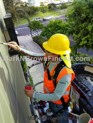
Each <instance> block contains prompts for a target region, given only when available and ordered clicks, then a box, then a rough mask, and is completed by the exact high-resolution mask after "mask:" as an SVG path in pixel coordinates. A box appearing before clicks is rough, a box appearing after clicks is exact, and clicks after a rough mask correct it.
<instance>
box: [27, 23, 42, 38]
mask: <svg viewBox="0 0 93 123" xmlns="http://www.w3.org/2000/svg"><path fill="white" fill-rule="evenodd" d="M29 28H30V30H31V32H32V31H36V32H37V35H38V32H39V31H38V30H40V29H42V28H43V24H41V23H40V22H39V21H31V22H30V23H29ZM32 36H33V35H32Z"/></svg>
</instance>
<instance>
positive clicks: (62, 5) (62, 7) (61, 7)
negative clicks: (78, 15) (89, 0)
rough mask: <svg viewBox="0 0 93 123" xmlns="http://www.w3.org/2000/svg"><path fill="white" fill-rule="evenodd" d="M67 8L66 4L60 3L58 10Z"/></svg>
mask: <svg viewBox="0 0 93 123" xmlns="http://www.w3.org/2000/svg"><path fill="white" fill-rule="evenodd" d="M67 7H68V5H67V4H66V3H62V4H61V5H60V6H59V8H60V9H66V8H67Z"/></svg>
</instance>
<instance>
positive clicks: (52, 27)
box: [41, 20, 68, 39]
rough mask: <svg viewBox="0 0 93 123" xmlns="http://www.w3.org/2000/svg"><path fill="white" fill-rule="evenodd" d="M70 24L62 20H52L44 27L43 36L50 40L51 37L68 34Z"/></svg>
mask: <svg viewBox="0 0 93 123" xmlns="http://www.w3.org/2000/svg"><path fill="white" fill-rule="evenodd" d="M67 30H68V23H66V22H63V21H62V20H52V21H50V22H49V24H48V25H47V26H46V27H44V29H43V31H42V33H41V35H42V36H43V37H45V38H46V39H49V38H50V37H51V35H53V34H55V33H63V34H67Z"/></svg>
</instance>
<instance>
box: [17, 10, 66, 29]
mask: <svg viewBox="0 0 93 123" xmlns="http://www.w3.org/2000/svg"><path fill="white" fill-rule="evenodd" d="M65 13H66V9H63V10H56V11H47V12H46V13H42V12H38V13H36V14H35V15H33V16H30V17H29V19H30V20H32V19H33V18H36V17H40V18H44V17H45V16H54V17H55V16H60V15H63V14H65ZM27 23H28V21H27V19H24V18H21V19H19V21H18V23H16V22H15V26H16V27H17V26H19V25H23V24H27Z"/></svg>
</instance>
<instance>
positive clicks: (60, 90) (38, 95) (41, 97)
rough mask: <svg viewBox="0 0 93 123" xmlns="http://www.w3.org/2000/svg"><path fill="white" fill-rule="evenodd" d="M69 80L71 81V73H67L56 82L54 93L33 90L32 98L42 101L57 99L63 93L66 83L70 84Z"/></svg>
mask: <svg viewBox="0 0 93 123" xmlns="http://www.w3.org/2000/svg"><path fill="white" fill-rule="evenodd" d="M70 81H71V74H67V75H66V76H64V77H63V78H62V79H61V80H60V81H59V82H58V84H57V87H56V89H55V91H54V93H51V94H44V93H40V92H36V91H35V92H34V94H33V98H36V99H39V100H44V101H55V100H59V99H60V98H61V97H62V96H63V95H64V93H65V91H66V89H67V87H68V85H69V84H70Z"/></svg>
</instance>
